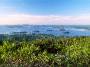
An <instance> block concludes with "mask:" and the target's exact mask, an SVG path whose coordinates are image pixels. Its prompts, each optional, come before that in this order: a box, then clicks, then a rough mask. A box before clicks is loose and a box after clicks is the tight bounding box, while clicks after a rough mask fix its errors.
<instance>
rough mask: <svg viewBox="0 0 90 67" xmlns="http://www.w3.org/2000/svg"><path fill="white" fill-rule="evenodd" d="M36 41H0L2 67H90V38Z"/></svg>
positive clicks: (58, 38)
mask: <svg viewBox="0 0 90 67" xmlns="http://www.w3.org/2000/svg"><path fill="white" fill-rule="evenodd" d="M39 36H40V35H39ZM39 36H38V37H39ZM36 37H37V36H36ZM36 37H35V39H33V40H27V39H22V40H19V41H18V40H15V39H12V40H11V39H10V40H9V39H8V40H3V41H0V67H1V66H2V67H5V66H7V67H10V66H11V67H13V66H17V67H75V66H76V67H83V66H87V67H88V66H90V37H68V38H64V37H62V38H61V37H50V38H49V36H47V37H46V36H45V37H44V36H42V38H37V39H36Z"/></svg>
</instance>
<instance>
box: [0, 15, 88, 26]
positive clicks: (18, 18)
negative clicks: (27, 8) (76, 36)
mask: <svg viewBox="0 0 90 67" xmlns="http://www.w3.org/2000/svg"><path fill="white" fill-rule="evenodd" d="M5 24H9V25H13V24H40V25H42V24H56V25H58V24H60V25H65V24H66V25H67V24H68V25H70V24H75V25H78V24H90V16H89V15H88V16H86V15H85V16H84V15H83V16H82V15H81V16H56V15H47V16H46V15H45V16H44V15H43V16H42V15H30V14H19V13H14V14H6V15H5V14H4V15H0V25H5Z"/></svg>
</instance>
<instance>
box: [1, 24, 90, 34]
mask: <svg viewBox="0 0 90 67" xmlns="http://www.w3.org/2000/svg"><path fill="white" fill-rule="evenodd" d="M19 32H22V33H26V34H27V33H31V34H52V35H55V36H90V26H89V25H81V26H80V25H77V26H76V25H13V26H11V25H5V26H0V34H12V33H19Z"/></svg>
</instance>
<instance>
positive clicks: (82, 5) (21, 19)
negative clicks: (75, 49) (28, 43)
mask: <svg viewBox="0 0 90 67" xmlns="http://www.w3.org/2000/svg"><path fill="white" fill-rule="evenodd" d="M7 24H8V25H14V24H34V25H47V24H48V25H49V24H50V25H88V24H90V0H0V25H7Z"/></svg>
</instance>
